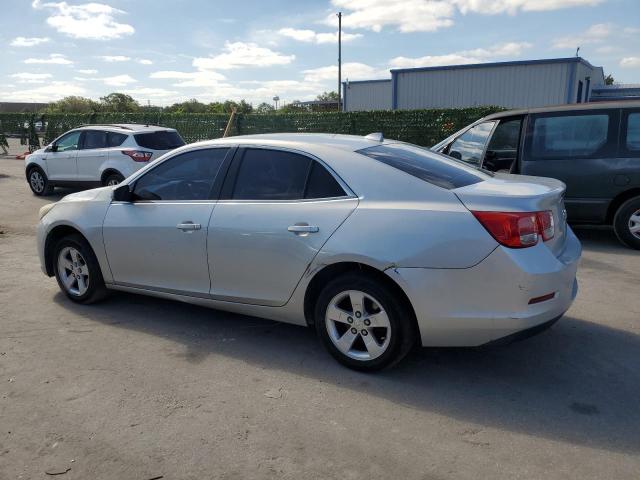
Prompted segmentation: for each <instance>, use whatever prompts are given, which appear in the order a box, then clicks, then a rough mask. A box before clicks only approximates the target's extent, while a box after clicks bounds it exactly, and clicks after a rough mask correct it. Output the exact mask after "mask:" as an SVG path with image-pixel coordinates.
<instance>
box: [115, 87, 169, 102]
mask: <svg viewBox="0 0 640 480" xmlns="http://www.w3.org/2000/svg"><path fill="white" fill-rule="evenodd" d="M124 93H126V94H128V95H131V96H132V97H134V98H135V97H143V98H145V99H149V98H153V99H154V100H171V99H173V98H175V97H176V96H177V95H178V92H176V91H174V90H166V89H164V88H151V87H141V88H130V89H125V90H124Z"/></svg>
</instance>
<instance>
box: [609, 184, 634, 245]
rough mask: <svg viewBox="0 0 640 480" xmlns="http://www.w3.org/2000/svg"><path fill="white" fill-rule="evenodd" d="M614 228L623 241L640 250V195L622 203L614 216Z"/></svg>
mask: <svg viewBox="0 0 640 480" xmlns="http://www.w3.org/2000/svg"><path fill="white" fill-rule="evenodd" d="M613 228H614V230H615V232H616V235H617V236H618V239H619V240H620V241H621V242H622V243H624V244H625V245H626V246H628V247H631V248H635V249H637V250H640V197H634V198H631V199H629V200H627V201H626V202H624V203H623V204H622V205H620V208H618V211H617V212H616V215H615V217H614V218H613Z"/></svg>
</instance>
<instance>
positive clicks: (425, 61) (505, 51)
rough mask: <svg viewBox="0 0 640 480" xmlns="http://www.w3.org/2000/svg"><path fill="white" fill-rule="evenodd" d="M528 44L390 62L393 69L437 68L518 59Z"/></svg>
mask: <svg viewBox="0 0 640 480" xmlns="http://www.w3.org/2000/svg"><path fill="white" fill-rule="evenodd" d="M531 46H532V45H531V44H530V43H527V42H508V43H503V44H499V45H494V46H492V47H489V48H475V49H473V50H462V51H460V52H454V53H449V54H445V55H426V56H424V57H417V58H410V57H395V58H392V59H391V60H390V62H389V64H390V65H391V67H392V68H413V67H436V66H443V65H465V64H470V63H483V62H487V61H490V60H494V59H498V58H500V57H507V58H513V57H518V56H520V55H521V54H522V52H523V51H524V50H526V49H528V48H531Z"/></svg>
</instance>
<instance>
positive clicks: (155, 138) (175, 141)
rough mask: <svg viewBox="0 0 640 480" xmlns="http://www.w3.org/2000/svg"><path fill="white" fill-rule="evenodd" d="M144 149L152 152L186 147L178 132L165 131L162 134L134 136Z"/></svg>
mask: <svg viewBox="0 0 640 480" xmlns="http://www.w3.org/2000/svg"><path fill="white" fill-rule="evenodd" d="M133 137H134V138H135V139H136V143H137V144H138V145H140V146H141V147H142V148H150V149H152V150H171V149H172V148H178V147H181V146H182V145H184V140H182V137H181V136H180V135H179V134H178V132H176V131H171V130H163V131H161V132H152V133H137V134H136V135H134V136H133Z"/></svg>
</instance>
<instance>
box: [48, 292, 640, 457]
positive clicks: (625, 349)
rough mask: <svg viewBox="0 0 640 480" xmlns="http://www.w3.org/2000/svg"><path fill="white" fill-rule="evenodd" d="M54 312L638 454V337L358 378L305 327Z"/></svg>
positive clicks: (143, 302)
mask: <svg viewBox="0 0 640 480" xmlns="http://www.w3.org/2000/svg"><path fill="white" fill-rule="evenodd" d="M55 301H56V302H57V303H58V304H60V305H61V306H63V307H64V308H66V309H68V310H71V311H73V312H74V313H77V314H79V315H82V316H83V317H85V318H87V319H90V320H91V321H96V322H100V323H102V324H105V325H107V326H108V327H109V328H124V329H130V330H135V331H137V332H142V333H144V334H148V335H155V336H159V337H162V338H167V339H170V340H172V341H174V342H176V343H178V344H181V345H182V346H184V351H183V352H181V353H180V354H179V355H178V356H179V357H180V359H181V360H182V361H184V362H190V363H200V362H202V361H204V360H205V359H206V358H207V357H208V356H209V355H224V356H229V357H233V358H237V359H241V360H242V361H244V362H250V363H253V364H257V365H259V366H260V367H262V368H268V369H272V370H280V371H283V372H290V373H293V374H296V375H303V376H305V377H308V378H313V379H314V380H317V381H318V382H326V383H332V384H335V385H340V387H341V388H349V389H353V390H356V391H358V392H360V393H361V394H362V395H363V396H364V397H366V396H372V397H381V398H385V399H387V400H389V401H391V402H393V403H396V404H398V405H402V406H404V407H408V408H412V409H417V410H421V411H428V412H434V413H437V414H439V415H446V416H448V417H451V418H454V419H457V420H460V421H465V422H472V423H475V424H478V425H480V426H484V427H486V428H495V429H501V430H508V431H512V432H518V433H521V434H526V435H534V436H540V437H544V438H548V439H552V440H555V441H562V442H568V443H572V444H575V445H582V446H589V447H593V448H598V449H605V450H609V451H614V452H621V453H632V454H638V453H640V433H639V432H640V409H639V408H638V399H640V355H638V352H640V337H639V336H638V335H635V334H633V333H630V332H626V331H622V330H617V329H615V328H611V327H608V326H605V325H599V324H595V323H591V322H587V321H584V320H580V319H578V318H574V317H571V316H568V317H565V318H563V319H562V320H561V321H560V322H558V323H557V324H556V325H555V326H554V327H553V328H552V329H551V330H549V331H547V332H544V333H542V334H540V335H538V336H537V337H534V338H530V339H528V340H526V341H523V342H519V343H514V344H511V345H508V346H504V347H481V348H467V349H463V348H456V349H445V348H439V349H435V348H432V349H416V350H415V351H414V352H412V353H411V354H410V355H409V356H408V357H407V358H406V359H405V361H403V362H402V363H400V364H399V365H398V366H396V367H395V368H393V369H390V370H387V371H383V372H379V373H376V374H362V373H358V372H354V371H351V370H348V369H346V368H344V367H342V366H340V365H339V364H338V363H336V362H335V361H334V360H333V359H332V358H331V357H330V356H329V354H328V353H326V352H325V351H324V349H323V348H322V347H321V345H320V343H319V342H318V341H317V340H316V338H315V335H314V332H313V331H312V330H311V329H306V328H303V327H298V326H293V325H288V324H283V323H278V322H273V321H267V320H263V319H259V318H254V317H248V316H243V315H236V314H231V313H226V312H221V311H217V310H211V309H206V308H202V307H198V306H193V305H188V304H183V303H178V302H172V301H168V300H163V299H157V298H152V297H144V296H136V295H130V294H123V293H118V294H114V295H112V296H111V297H110V298H109V299H108V300H106V301H105V302H104V303H100V304H96V305H92V306H83V305H77V304H74V303H72V302H70V301H69V300H68V299H67V298H66V297H64V295H62V294H61V293H58V294H56V296H55ZM168 355H176V354H169V353H168Z"/></svg>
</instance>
